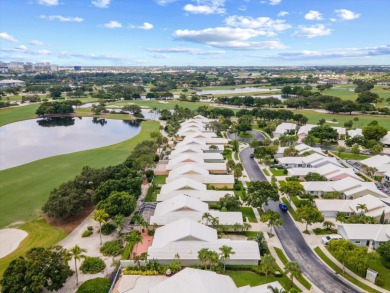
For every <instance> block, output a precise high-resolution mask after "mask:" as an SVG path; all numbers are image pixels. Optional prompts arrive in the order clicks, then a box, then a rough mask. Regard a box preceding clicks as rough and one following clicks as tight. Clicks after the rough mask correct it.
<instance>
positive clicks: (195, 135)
mask: <svg viewBox="0 0 390 293" xmlns="http://www.w3.org/2000/svg"><path fill="white" fill-rule="evenodd" d="M187 137H189V138H200V139H202V138H203V139H205V138H212V137H217V135H216V134H215V132H211V131H210V132H205V131H198V132H194V133H192V134H190V135H188V136H187ZM187 137H186V138H187Z"/></svg>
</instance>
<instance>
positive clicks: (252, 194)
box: [246, 181, 279, 208]
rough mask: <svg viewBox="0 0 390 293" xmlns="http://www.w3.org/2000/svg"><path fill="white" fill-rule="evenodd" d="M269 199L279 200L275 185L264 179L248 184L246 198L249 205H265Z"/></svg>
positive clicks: (259, 206) (257, 206)
mask: <svg viewBox="0 0 390 293" xmlns="http://www.w3.org/2000/svg"><path fill="white" fill-rule="evenodd" d="M269 200H274V201H278V200H279V193H278V190H277V189H276V188H275V187H273V186H272V185H271V184H270V183H268V182H264V181H253V182H251V183H250V184H249V186H248V194H247V199H246V202H247V203H248V204H249V205H251V206H253V207H255V208H261V207H262V206H263V205H264V204H266V205H267V204H268V201H269Z"/></svg>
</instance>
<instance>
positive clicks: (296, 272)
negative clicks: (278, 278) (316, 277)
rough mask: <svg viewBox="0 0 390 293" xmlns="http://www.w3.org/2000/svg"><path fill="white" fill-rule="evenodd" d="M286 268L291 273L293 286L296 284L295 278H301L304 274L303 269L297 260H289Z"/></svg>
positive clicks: (287, 272)
mask: <svg viewBox="0 0 390 293" xmlns="http://www.w3.org/2000/svg"><path fill="white" fill-rule="evenodd" d="M284 270H285V271H286V274H290V279H291V286H293V285H294V278H299V277H300V276H301V275H302V270H301V268H300V266H299V264H298V263H297V262H295V261H290V262H288V263H287V264H286V267H285V268H284Z"/></svg>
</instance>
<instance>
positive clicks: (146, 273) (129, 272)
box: [123, 268, 159, 276]
mask: <svg viewBox="0 0 390 293" xmlns="http://www.w3.org/2000/svg"><path fill="white" fill-rule="evenodd" d="M123 274H124V275H141V276H156V275H159V272H158V271H155V270H146V271H140V270H135V269H133V268H125V269H124V270H123Z"/></svg>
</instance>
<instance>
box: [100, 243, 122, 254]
mask: <svg viewBox="0 0 390 293" xmlns="http://www.w3.org/2000/svg"><path fill="white" fill-rule="evenodd" d="M100 252H101V253H103V255H104V256H117V255H119V254H121V253H122V243H121V242H120V241H119V240H114V241H108V242H106V243H104V244H103V246H102V247H100Z"/></svg>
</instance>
